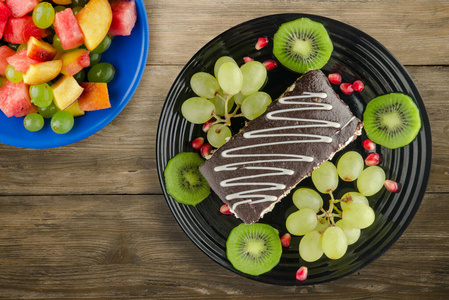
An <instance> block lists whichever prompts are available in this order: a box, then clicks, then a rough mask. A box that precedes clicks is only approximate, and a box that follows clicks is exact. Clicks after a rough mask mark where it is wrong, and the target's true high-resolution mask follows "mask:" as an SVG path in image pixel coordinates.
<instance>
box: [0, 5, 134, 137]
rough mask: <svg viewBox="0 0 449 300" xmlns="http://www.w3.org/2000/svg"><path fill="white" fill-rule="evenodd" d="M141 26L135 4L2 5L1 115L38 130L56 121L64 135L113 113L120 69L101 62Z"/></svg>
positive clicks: (0, 11) (0, 24)
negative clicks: (78, 120)
mask: <svg viewBox="0 0 449 300" xmlns="http://www.w3.org/2000/svg"><path fill="white" fill-rule="evenodd" d="M136 20H137V11H136V4H135V2H134V0H129V1H128V0H113V1H108V0H54V1H53V2H40V1H37V0H7V1H6V2H5V3H4V2H0V38H2V42H3V45H2V46H0V76H1V77H0V78H1V87H0V110H1V111H2V112H3V113H4V114H5V115H6V116H7V117H25V118H24V122H23V124H24V126H25V128H26V129H27V130H29V131H33V132H34V131H38V130H40V129H41V128H42V127H43V126H44V123H45V121H44V119H46V118H49V119H51V121H50V124H51V128H52V129H53V131H54V132H56V133H60V134H62V133H67V132H69V131H70V130H71V128H72V127H73V125H74V122H75V121H74V117H79V116H82V115H84V114H85V113H86V112H87V111H95V110H100V109H107V108H109V107H111V104H110V100H109V93H108V88H107V84H108V82H110V81H111V80H112V79H113V78H114V75H115V71H116V70H115V69H114V66H112V65H111V64H110V63H107V62H101V56H102V53H103V52H105V51H107V49H108V48H109V47H110V45H111V43H112V40H113V37H114V36H119V35H120V36H129V35H130V34H131V31H132V29H133V27H134V25H135V22H136Z"/></svg>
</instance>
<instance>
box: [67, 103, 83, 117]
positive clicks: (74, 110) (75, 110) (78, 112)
mask: <svg viewBox="0 0 449 300" xmlns="http://www.w3.org/2000/svg"><path fill="white" fill-rule="evenodd" d="M64 110H65V111H68V112H69V113H71V114H72V116H74V117H79V116H84V115H85V113H84V110H82V109H81V108H80V105H79V102H78V100H76V101H75V102H73V103H72V104H70V106H69V107H67V108H66V109H64Z"/></svg>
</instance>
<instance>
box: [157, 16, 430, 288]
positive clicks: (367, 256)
mask: <svg viewBox="0 0 449 300" xmlns="http://www.w3.org/2000/svg"><path fill="white" fill-rule="evenodd" d="M300 17H308V18H311V19H313V20H316V21H318V22H321V23H323V24H324V25H325V27H326V28H327V30H328V31H329V34H330V37H331V39H332V41H333V44H334V52H333V54H332V57H331V59H330V61H329V62H328V64H327V65H326V66H325V67H324V68H323V72H325V73H326V74H329V73H331V72H336V71H338V72H340V73H341V74H342V76H343V82H352V81H354V80H356V79H359V78H360V79H362V80H363V81H364V82H365V86H366V87H365V89H364V90H363V91H362V92H360V93H358V92H356V93H354V94H352V95H350V96H346V95H343V94H341V92H340V91H339V89H338V87H336V88H335V90H336V91H337V93H339V94H340V96H341V98H342V99H343V100H344V101H345V102H346V103H348V105H349V106H350V108H351V110H352V111H353V113H354V114H355V115H356V116H358V117H359V118H361V117H362V113H363V110H364V107H365V105H366V103H368V102H369V101H370V100H371V99H372V98H374V97H376V96H379V95H382V94H386V93H390V92H403V93H405V94H408V95H410V96H411V97H412V98H413V99H415V101H416V103H417V105H418V106H419V109H420V111H421V118H422V125H423V126H422V129H421V131H420V133H419V134H418V136H417V137H416V139H415V140H414V142H412V143H411V144H409V145H407V146H405V147H403V148H399V149H396V150H391V149H386V148H383V147H379V146H378V147H377V152H379V153H381V155H382V156H383V162H382V164H381V166H382V167H383V169H384V170H385V172H386V174H387V178H389V179H392V180H395V181H397V182H400V183H402V184H403V187H402V190H401V191H400V193H396V194H392V193H389V192H388V191H386V190H385V189H382V190H381V191H380V192H379V193H378V194H376V195H374V196H372V197H369V201H370V204H371V206H372V207H373V208H374V210H375V212H376V220H375V222H374V224H373V225H372V226H370V227H369V228H367V229H364V230H362V235H361V237H360V239H359V240H358V241H357V242H356V243H355V244H354V245H351V246H349V247H348V252H347V253H346V254H345V256H343V258H341V259H338V260H330V259H327V258H326V257H324V255H323V257H322V258H321V259H319V260H318V261H316V262H314V263H306V262H304V261H302V260H301V259H300V257H299V254H298V242H299V237H294V238H293V239H292V242H291V246H290V248H288V249H284V252H283V254H282V258H281V261H280V263H279V264H278V265H277V266H276V267H275V268H274V269H273V270H272V271H270V272H268V273H266V274H263V275H260V276H257V277H254V276H250V275H246V274H242V273H240V272H239V271H237V270H235V269H234V268H233V267H232V265H231V264H230V263H229V261H228V260H227V258H226V247H225V245H226V239H227V236H228V234H229V232H230V231H231V230H232V229H233V228H234V227H235V226H237V225H238V224H239V223H240V222H241V221H240V220H238V219H236V218H234V217H233V216H225V215H221V214H220V212H219V208H220V206H221V205H222V202H221V201H220V199H219V198H218V197H217V196H216V195H215V194H211V196H209V197H208V198H207V199H206V200H204V201H203V202H202V203H200V204H199V205H197V206H196V207H191V206H187V205H180V204H178V203H177V202H176V201H174V200H173V198H171V197H170V196H168V195H167V193H166V191H165V186H164V179H163V172H164V168H165V166H166V165H167V162H168V160H169V159H170V158H172V157H173V156H175V155H176V154H177V153H179V152H182V151H194V150H193V149H192V148H191V147H190V145H189V141H191V140H192V139H194V138H195V137H198V136H204V133H203V132H202V130H201V126H199V125H193V124H191V123H189V122H187V121H186V120H185V119H184V118H183V117H182V116H181V114H180V107H181V104H182V103H183V101H184V100H186V99H187V98H189V97H191V96H193V95H194V94H193V92H192V90H191V88H190V87H189V81H190V77H191V76H192V75H193V74H194V73H196V72H199V71H206V72H209V73H212V74H213V66H214V63H215V61H216V60H217V59H218V58H219V57H220V56H223V55H229V56H232V57H233V58H234V59H235V60H236V61H237V62H238V63H239V64H243V57H244V56H250V57H253V58H255V59H256V60H259V61H264V60H266V59H269V58H274V56H273V55H272V38H273V35H274V33H275V32H276V31H277V29H278V27H279V26H280V25H281V24H282V23H284V22H287V21H291V20H294V19H296V18H300ZM261 36H267V37H268V38H269V39H270V44H269V45H268V46H267V47H265V48H263V49H262V50H261V51H257V50H255V48H254V45H255V43H256V41H257V39H258V38H259V37H261ZM298 76H299V74H296V73H293V72H290V71H288V70H287V69H285V68H284V67H282V66H280V65H279V66H278V68H276V69H275V70H272V71H270V72H269V73H268V78H269V80H268V83H267V85H266V86H265V87H264V88H263V90H264V91H266V92H267V93H269V94H270V95H271V97H272V98H273V99H276V98H277V97H278V96H279V95H280V94H281V93H282V92H283V91H284V90H285V89H286V88H287V87H288V86H289V85H290V84H291V83H293V81H294V80H295V79H296V78H297V77H298ZM363 139H364V137H363V136H362V137H360V138H359V139H357V140H356V141H355V142H353V143H352V144H350V145H349V147H348V148H349V149H355V150H357V151H359V152H360V153H363V151H364V150H363V148H362V147H361V141H362V140H363ZM431 145H432V143H431V134H430V125H429V120H428V117H427V113H426V109H425V107H424V104H423V101H422V99H421V96H420V94H419V92H418V90H417V88H416V86H415V84H414V83H413V81H412V79H411V78H410V76H409V74H408V73H407V71H406V70H405V68H404V67H403V66H402V65H401V64H400V63H399V61H398V60H397V59H396V58H395V57H394V56H393V55H392V54H391V53H390V52H389V51H388V50H387V49H386V48H385V47H384V46H382V45H381V44H380V43H379V42H377V41H376V40H374V39H373V38H371V37H370V36H368V35H367V34H365V33H363V32H361V31H360V30H358V29H356V28H353V27H351V26H349V25H346V24H344V23H341V22H338V21H335V20H332V19H328V18H324V17H320V16H314V15H304V14H280V15H271V16H266V17H262V18H258V19H254V20H251V21H248V22H245V23H243V24H240V25H238V26H235V27H233V28H231V29H229V30H227V31H226V32H224V33H222V34H221V35H219V36H217V37H216V38H215V39H213V40H212V41H210V42H209V43H208V44H207V45H205V46H204V47H203V48H202V49H201V50H200V51H198V53H196V54H195V55H194V56H193V58H192V59H191V60H190V61H189V62H188V63H187V65H186V66H185V67H184V69H183V70H182V71H181V73H180V74H179V76H178V78H177V79H176V80H175V82H174V84H173V86H172V88H171V90H170V92H169V94H168V96H167V99H166V101H165V104H164V107H163V108H162V113H161V117H160V120H159V127H158V133H157V146H156V152H157V167H158V173H159V179H160V182H161V186H162V190H163V192H164V194H165V197H166V199H167V203H168V205H169V207H170V209H171V211H172V212H173V215H174V216H175V218H176V220H177V221H178V223H179V225H180V226H181V228H182V229H183V230H184V232H185V233H186V234H187V235H188V236H189V238H190V239H191V240H192V241H193V242H194V243H195V244H196V245H197V246H198V247H199V248H200V249H201V250H202V251H203V252H204V253H206V255H207V256H209V257H210V258H212V259H213V260H214V261H216V262H217V263H219V264H220V265H222V266H224V267H225V268H227V269H229V270H232V271H234V272H236V273H238V274H241V275H242V276H245V277H248V278H251V279H255V280H258V281H262V282H267V283H272V284H279V285H299V284H316V283H320V282H325V281H329V280H333V279H336V278H340V277H342V276H345V275H348V274H350V273H352V272H354V271H356V270H358V269H360V268H361V267H363V266H366V265H367V264H368V263H370V262H372V261H373V260H375V259H376V258H377V257H379V256H380V255H381V254H383V253H384V252H385V251H386V250H387V249H388V248H389V247H391V245H393V243H394V242H395V241H396V240H397V239H398V238H399V237H400V235H401V234H402V233H403V232H404V230H405V229H406V227H407V226H408V225H409V223H410V221H411V220H412V218H413V217H414V215H415V213H416V211H417V210H418V207H419V205H420V203H421V201H422V198H423V196H424V192H425V189H426V186H427V181H428V178H429V173H430V165H431V152H432V146H431ZM310 184H311V182H310V180H309V179H308V180H305V181H303V182H302V183H301V184H300V185H301V186H303V185H310ZM344 187H351V185H346V186H345V185H343V184H340V186H339V189H340V190H341V189H342V188H344ZM292 205H293V204H292V201H291V197H286V198H284V199H283V200H282V201H281V202H280V203H278V204H277V205H276V207H275V209H274V210H273V211H272V212H271V213H268V214H267V215H266V216H265V217H264V218H263V219H262V220H261V222H265V223H269V224H271V225H272V226H274V227H275V228H277V229H278V230H279V231H280V234H283V233H284V232H286V230H285V218H286V217H285V215H286V213H288V212H289V211H291V209H290V208H291V206H292ZM302 265H305V266H307V267H308V268H309V276H308V278H307V280H306V281H305V282H299V281H296V279H295V274H296V271H297V269H298V268H299V267H300V266H302Z"/></svg>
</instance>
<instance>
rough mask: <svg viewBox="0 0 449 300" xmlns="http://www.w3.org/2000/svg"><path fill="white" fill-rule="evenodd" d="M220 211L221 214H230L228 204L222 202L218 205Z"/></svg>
mask: <svg viewBox="0 0 449 300" xmlns="http://www.w3.org/2000/svg"><path fill="white" fill-rule="evenodd" d="M220 212H221V213H222V214H224V215H232V211H231V209H230V208H229V205H227V204H223V205H222V206H221V207H220Z"/></svg>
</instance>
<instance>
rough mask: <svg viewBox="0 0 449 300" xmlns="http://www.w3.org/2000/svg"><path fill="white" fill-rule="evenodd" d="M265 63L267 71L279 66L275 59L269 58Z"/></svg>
mask: <svg viewBox="0 0 449 300" xmlns="http://www.w3.org/2000/svg"><path fill="white" fill-rule="evenodd" d="M263 65H264V66H265V69H267V71H270V70H273V69H274V68H276V67H277V66H278V63H277V62H276V61H275V60H273V59H269V60H266V61H264V62H263Z"/></svg>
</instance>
